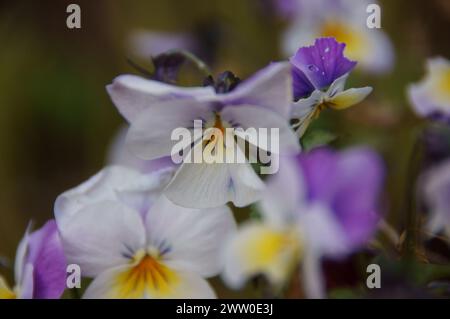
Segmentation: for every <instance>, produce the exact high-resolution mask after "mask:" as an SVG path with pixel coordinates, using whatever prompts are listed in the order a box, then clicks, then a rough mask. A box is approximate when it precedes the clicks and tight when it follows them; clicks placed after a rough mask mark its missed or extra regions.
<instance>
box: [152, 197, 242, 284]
mask: <svg viewBox="0 0 450 319" xmlns="http://www.w3.org/2000/svg"><path fill="white" fill-rule="evenodd" d="M146 228H147V238H148V245H150V246H152V247H155V248H157V249H158V250H159V251H160V253H161V254H162V258H163V262H164V263H165V264H166V265H168V266H169V267H171V268H174V269H182V270H186V271H190V272H193V273H196V274H199V275H201V276H203V277H211V276H214V275H216V274H218V273H219V272H220V271H221V269H222V265H221V259H220V252H221V249H222V245H223V243H224V241H225V240H226V239H227V238H228V237H229V236H230V235H232V234H233V233H234V231H235V228H236V223H235V220H234V217H233V214H232V212H231V210H230V209H229V208H228V207H227V206H221V207H218V208H212V209H190V208H183V207H180V206H177V205H175V204H173V203H172V202H171V201H169V200H168V199H167V198H166V197H165V196H161V198H160V199H159V200H158V201H157V202H156V203H155V204H154V206H153V207H152V209H151V210H150V212H149V213H148V215H147V219H146ZM212 229H213V230H214V231H211V230H212Z"/></svg>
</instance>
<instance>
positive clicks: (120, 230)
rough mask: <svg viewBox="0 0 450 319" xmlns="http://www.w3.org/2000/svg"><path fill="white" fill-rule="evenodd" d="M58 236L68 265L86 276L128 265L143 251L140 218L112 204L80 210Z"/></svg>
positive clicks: (124, 208) (130, 211)
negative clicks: (139, 251)
mask: <svg viewBox="0 0 450 319" xmlns="http://www.w3.org/2000/svg"><path fill="white" fill-rule="evenodd" d="M60 235H61V238H62V242H63V246H64V252H65V253H66V256H67V259H68V262H69V263H75V264H78V265H79V266H80V267H81V271H82V273H83V275H85V276H88V277H95V276H97V275H98V274H100V273H101V272H102V271H104V270H106V269H108V268H111V267H115V266H119V265H125V264H127V263H128V262H130V260H131V258H132V257H133V256H134V254H135V253H136V252H137V251H138V250H139V249H142V248H145V228H144V225H143V221H142V219H141V216H140V215H139V214H138V213H137V212H136V211H134V210H132V209H131V208H129V207H127V206H125V205H123V204H121V203H120V202H114V201H103V202H100V203H95V204H92V205H89V206H87V207H85V208H83V209H81V210H80V211H79V212H77V214H75V215H73V217H72V218H71V219H70V221H69V223H67V225H65V226H64V227H63V228H60Z"/></svg>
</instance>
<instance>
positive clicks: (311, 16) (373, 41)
mask: <svg viewBox="0 0 450 319" xmlns="http://www.w3.org/2000/svg"><path fill="white" fill-rule="evenodd" d="M276 3H277V6H278V9H279V11H280V12H281V13H285V12H290V14H289V15H288V20H289V26H288V28H287V30H286V31H285V33H284V35H283V37H282V49H283V52H284V54H285V55H286V56H289V55H292V54H293V53H294V52H295V50H297V48H298V47H299V46H306V45H311V44H312V43H313V41H314V39H315V38H319V37H334V38H336V40H337V41H339V42H344V43H346V45H347V54H348V57H349V58H350V59H352V60H357V61H358V62H359V64H358V65H359V66H360V68H361V70H363V71H366V72H370V73H385V72H389V71H390V70H391V69H392V67H393V63H394V50H393V47H392V44H391V42H390V40H389V38H388V37H387V35H386V34H385V33H384V32H383V31H382V30H380V29H369V28H368V27H367V25H366V20H367V17H368V13H367V12H366V9H367V6H368V5H369V4H373V3H376V1H373V0H360V1H353V0H315V1H309V0H290V1H287V0H279V1H276ZM283 15H284V16H286V14H283Z"/></svg>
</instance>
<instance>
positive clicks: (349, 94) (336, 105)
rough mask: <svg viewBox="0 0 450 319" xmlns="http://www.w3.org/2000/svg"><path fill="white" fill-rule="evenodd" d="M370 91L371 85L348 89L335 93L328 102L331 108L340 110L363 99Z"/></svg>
mask: <svg viewBox="0 0 450 319" xmlns="http://www.w3.org/2000/svg"><path fill="white" fill-rule="evenodd" d="M371 92H372V88H371V87H363V88H357V89H348V90H345V91H343V92H341V93H338V94H336V95H335V96H334V97H332V98H331V99H329V100H328V104H329V105H330V107H331V108H333V109H336V110H342V109H345V108H348V107H350V106H353V105H355V104H358V103H359V102H361V101H362V100H364V99H365V98H366V97H367V96H368V95H369V94H370V93H371Z"/></svg>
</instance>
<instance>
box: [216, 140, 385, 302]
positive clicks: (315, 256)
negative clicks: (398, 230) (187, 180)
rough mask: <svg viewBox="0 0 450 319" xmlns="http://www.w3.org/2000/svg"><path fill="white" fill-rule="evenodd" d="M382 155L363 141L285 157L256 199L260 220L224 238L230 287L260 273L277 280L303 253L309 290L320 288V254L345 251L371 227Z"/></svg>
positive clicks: (319, 293)
mask: <svg viewBox="0 0 450 319" xmlns="http://www.w3.org/2000/svg"><path fill="white" fill-rule="evenodd" d="M383 175H384V171H383V165H382V163H381V160H380V158H379V156H378V155H377V154H376V153H374V152H373V151H371V150H368V149H364V148H355V149H349V150H346V151H343V152H339V153H336V152H334V151H332V150H329V149H326V148H324V149H317V150H314V151H312V152H310V153H306V154H300V155H298V156H296V157H294V158H284V159H283V160H282V161H281V163H280V171H279V172H278V173H277V174H276V175H275V176H274V177H272V178H270V179H269V181H268V184H267V192H265V194H264V196H263V199H262V201H261V214H262V220H258V221H250V222H247V223H246V224H244V225H243V226H242V227H241V228H240V230H239V231H238V233H237V234H236V236H235V237H234V238H233V239H232V240H231V241H230V242H229V243H228V246H227V249H226V252H225V270H224V280H225V281H226V282H227V283H228V284H229V285H230V286H231V287H234V288H238V287H241V286H242V285H243V284H244V283H245V281H246V279H249V278H251V277H252V276H255V275H258V274H261V273H262V274H264V275H266V276H267V278H268V279H269V281H270V282H271V283H272V284H273V285H275V287H278V288H279V287H280V286H281V285H282V284H284V283H285V282H286V280H287V279H288V278H291V276H292V272H293V271H295V269H296V265H297V264H298V263H299V261H301V269H302V271H301V279H300V280H301V282H302V283H303V288H304V291H305V293H306V295H307V296H308V297H310V298H320V297H324V296H325V291H324V287H325V286H324V279H323V277H322V270H321V262H320V260H321V258H322V257H324V256H326V257H330V258H342V257H343V256H346V255H348V254H350V253H351V252H354V251H356V250H358V249H359V248H361V247H362V245H364V244H366V243H367V242H368V241H369V240H370V239H371V237H372V236H373V235H374V233H375V230H376V228H377V224H378V221H379V219H380V215H379V213H378V209H379V208H378V197H379V195H380V191H381V188H382V183H383V180H384V176H383Z"/></svg>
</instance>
